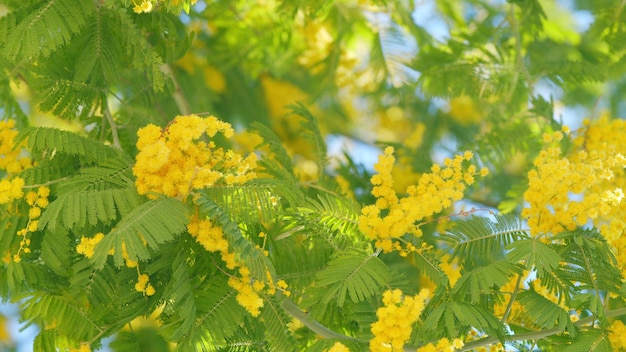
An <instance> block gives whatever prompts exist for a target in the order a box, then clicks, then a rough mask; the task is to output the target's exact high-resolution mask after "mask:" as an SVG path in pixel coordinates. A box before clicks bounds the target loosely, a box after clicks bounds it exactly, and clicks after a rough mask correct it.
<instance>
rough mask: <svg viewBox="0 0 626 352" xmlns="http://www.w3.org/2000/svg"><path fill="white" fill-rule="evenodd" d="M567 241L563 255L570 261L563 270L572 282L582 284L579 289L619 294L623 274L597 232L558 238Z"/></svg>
mask: <svg viewBox="0 0 626 352" xmlns="http://www.w3.org/2000/svg"><path fill="white" fill-rule="evenodd" d="M555 239H556V240H562V241H564V244H565V245H564V246H563V247H562V248H559V254H560V255H561V256H562V257H563V258H568V261H569V263H568V265H566V266H565V267H564V268H563V271H564V272H567V275H565V276H566V277H567V278H568V279H569V280H568V281H571V282H578V283H579V285H578V287H579V289H582V290H592V291H594V292H596V293H598V291H600V290H601V291H609V292H615V293H617V292H619V289H620V282H621V279H620V277H621V272H620V270H619V269H618V265H617V259H616V258H615V254H614V252H613V248H612V246H611V245H609V243H608V242H607V240H606V238H605V237H604V236H602V234H600V233H599V232H598V231H597V230H584V229H580V230H576V231H573V232H565V233H561V234H559V235H557V236H555Z"/></svg>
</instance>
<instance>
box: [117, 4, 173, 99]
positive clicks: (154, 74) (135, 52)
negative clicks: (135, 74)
mask: <svg viewBox="0 0 626 352" xmlns="http://www.w3.org/2000/svg"><path fill="white" fill-rule="evenodd" d="M116 14H117V18H118V19H119V24H120V26H122V28H124V31H121V32H120V31H118V32H117V33H122V34H123V38H122V41H123V42H124V44H125V47H126V54H127V55H128V57H129V61H130V64H131V66H132V67H133V68H135V69H138V70H143V71H145V73H146V75H147V77H148V79H149V80H150V82H151V88H152V90H153V91H154V92H160V91H162V90H163V89H164V88H165V75H164V74H163V71H162V70H161V65H163V59H162V58H161V56H159V54H158V53H157V52H156V51H154V49H153V48H152V46H151V45H150V44H149V43H148V41H147V40H146V39H145V36H144V34H143V33H142V31H141V30H140V29H139V28H138V27H137V25H136V24H135V23H134V22H133V20H132V18H131V17H130V16H129V15H128V14H126V13H125V12H121V11H118V12H117V13H116Z"/></svg>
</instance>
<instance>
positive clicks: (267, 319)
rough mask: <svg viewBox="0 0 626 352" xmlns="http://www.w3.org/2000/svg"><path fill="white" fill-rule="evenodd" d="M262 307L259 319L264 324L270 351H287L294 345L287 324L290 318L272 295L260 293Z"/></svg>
mask: <svg viewBox="0 0 626 352" xmlns="http://www.w3.org/2000/svg"><path fill="white" fill-rule="evenodd" d="M262 298H263V309H262V310H261V315H260V317H259V318H260V319H261V320H262V321H263V323H264V325H265V340H266V341H267V342H268V344H269V347H270V350H272V351H289V350H292V349H293V346H296V345H297V344H296V341H295V339H294V338H293V336H292V335H291V333H290V331H289V328H288V325H287V324H289V323H290V322H291V321H292V318H291V317H290V316H288V315H287V314H286V313H285V311H284V310H283V308H282V306H281V305H280V302H279V301H278V300H277V299H276V297H274V296H269V295H262Z"/></svg>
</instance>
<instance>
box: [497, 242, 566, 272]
mask: <svg viewBox="0 0 626 352" xmlns="http://www.w3.org/2000/svg"><path fill="white" fill-rule="evenodd" d="M507 249H508V250H509V252H507V254H506V258H507V260H508V261H509V262H511V263H518V262H523V264H524V265H525V266H526V268H527V269H529V270H533V269H536V270H537V275H539V276H544V275H545V273H546V272H551V271H553V270H554V269H556V267H557V266H558V265H559V263H560V262H561V260H562V258H561V256H560V255H559V253H557V252H556V251H555V250H554V249H553V248H552V247H550V246H549V245H547V244H545V243H543V242H541V241H540V240H539V239H538V238H535V237H533V238H527V239H521V240H518V241H515V242H513V243H511V244H510V245H509V246H508V247H507Z"/></svg>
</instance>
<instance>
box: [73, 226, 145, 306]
mask: <svg viewBox="0 0 626 352" xmlns="http://www.w3.org/2000/svg"><path fill="white" fill-rule="evenodd" d="M103 238H104V234H103V233H102V232H98V233H96V234H95V235H94V236H93V237H85V236H83V237H81V239H80V242H79V243H78V245H77V246H76V252H77V253H78V254H82V255H84V256H85V257H87V258H91V257H93V254H94V250H95V248H96V246H97V245H98V243H100V241H102V239H103ZM113 253H114V249H111V250H110V251H109V255H113ZM122 257H123V258H124V263H125V264H126V267H127V268H137V282H136V283H135V290H137V291H138V292H141V293H143V294H144V295H146V296H152V295H154V294H155V293H156V290H155V288H154V286H152V284H150V283H149V279H150V277H149V276H148V275H146V274H142V273H141V272H140V271H139V262H137V261H135V260H132V259H130V257H129V256H128V252H127V251H126V244H125V243H122Z"/></svg>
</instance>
